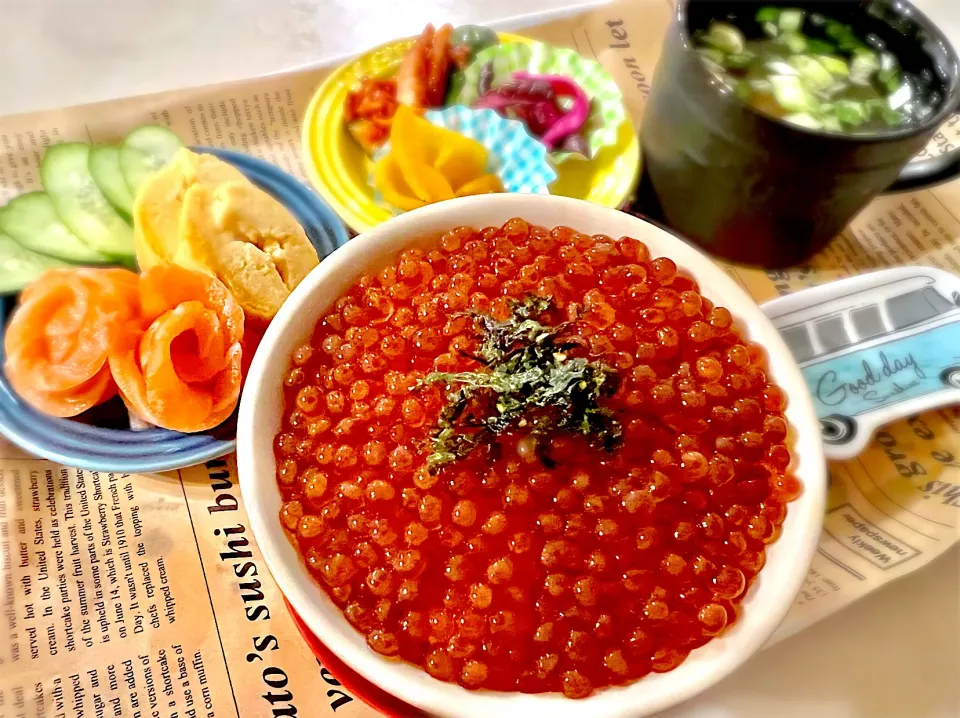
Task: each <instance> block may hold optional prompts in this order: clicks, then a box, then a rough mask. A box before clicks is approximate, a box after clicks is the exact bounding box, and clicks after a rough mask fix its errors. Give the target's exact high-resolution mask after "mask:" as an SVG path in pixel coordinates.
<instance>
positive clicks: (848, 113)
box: [833, 100, 869, 126]
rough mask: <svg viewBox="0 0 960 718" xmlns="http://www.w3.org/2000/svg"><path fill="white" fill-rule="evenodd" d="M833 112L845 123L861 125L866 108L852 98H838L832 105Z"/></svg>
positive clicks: (866, 114)
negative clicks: (834, 104)
mask: <svg viewBox="0 0 960 718" xmlns="http://www.w3.org/2000/svg"><path fill="white" fill-rule="evenodd" d="M833 114H834V115H835V116H836V118H837V119H838V120H840V121H841V122H843V123H844V124H846V125H853V126H857V125H862V124H863V122H864V120H866V119H867V116H868V114H869V113H868V112H867V108H866V107H865V106H864V104H863V103H862V102H854V101H853V100H839V101H838V102H837V104H836V106H835V107H834V110H833Z"/></svg>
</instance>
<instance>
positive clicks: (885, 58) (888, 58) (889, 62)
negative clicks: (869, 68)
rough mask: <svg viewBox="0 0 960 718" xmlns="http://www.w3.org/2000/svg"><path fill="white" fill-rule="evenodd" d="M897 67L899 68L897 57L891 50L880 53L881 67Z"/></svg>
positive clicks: (888, 68)
mask: <svg viewBox="0 0 960 718" xmlns="http://www.w3.org/2000/svg"><path fill="white" fill-rule="evenodd" d="M896 68H897V58H895V57H894V56H893V55H891V54H890V53H889V52H881V53H880V69H881V70H894V69H896Z"/></svg>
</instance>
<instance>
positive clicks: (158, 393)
mask: <svg viewBox="0 0 960 718" xmlns="http://www.w3.org/2000/svg"><path fill="white" fill-rule="evenodd" d="M140 306H141V311H142V316H141V319H140V321H138V322H136V323H131V324H128V326H127V328H126V329H125V331H124V332H123V338H122V339H121V340H120V341H119V342H118V343H117V344H116V345H115V348H114V350H113V351H112V352H111V353H110V358H109V363H110V370H111V371H112V373H113V376H114V379H115V380H116V382H117V385H118V387H119V389H120V394H121V396H122V397H123V399H124V401H125V402H126V404H127V406H128V407H129V409H130V410H131V411H132V412H133V413H134V414H136V415H138V416H139V417H140V418H141V419H143V420H144V421H146V422H148V423H151V424H155V425H156V426H160V427H163V428H165V429H171V430H174V431H182V432H196V431H205V430H207V429H212V428H213V427H215V426H217V425H218V424H221V423H222V422H223V421H224V420H225V419H226V418H227V417H229V416H230V414H231V413H232V412H233V410H234V408H235V407H236V404H237V400H238V399H239V397H240V384H241V358H242V353H243V352H242V347H241V342H242V340H243V310H242V309H241V308H240V305H239V304H238V303H237V301H236V300H235V299H234V298H233V296H232V295H231V294H230V293H229V292H228V291H227V289H226V287H224V286H223V284H221V283H220V282H219V280H217V279H216V278H214V277H211V276H209V275H206V274H202V273H200V272H194V271H191V270H188V269H184V268H182V267H178V266H175V265H158V266H156V267H153V268H151V269H149V270H147V271H146V272H145V273H144V274H143V275H142V276H141V279H140Z"/></svg>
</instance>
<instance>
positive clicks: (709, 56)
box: [697, 47, 727, 67]
mask: <svg viewBox="0 0 960 718" xmlns="http://www.w3.org/2000/svg"><path fill="white" fill-rule="evenodd" d="M697 54H698V55H700V57H702V58H703V59H705V60H709V61H710V62H713V63H716V64H717V65H720V66H721V67H722V66H723V62H724V60H725V59H726V57H727V56H726V55H724V54H723V51H722V50H718V49H717V48H715V47H700V48H697Z"/></svg>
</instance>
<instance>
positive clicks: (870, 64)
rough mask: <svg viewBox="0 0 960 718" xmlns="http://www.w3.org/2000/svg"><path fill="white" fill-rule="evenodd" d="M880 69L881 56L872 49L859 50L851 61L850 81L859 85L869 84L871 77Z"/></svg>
mask: <svg viewBox="0 0 960 718" xmlns="http://www.w3.org/2000/svg"><path fill="white" fill-rule="evenodd" d="M879 69H880V58H878V57H877V55H876V53H874V52H871V51H870V50H857V51H856V52H855V53H853V59H852V60H851V61H850V81H851V82H853V83H854V84H857V85H867V84H869V83H870V78H871V77H872V76H873V73H875V72H876V71H877V70H879Z"/></svg>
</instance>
